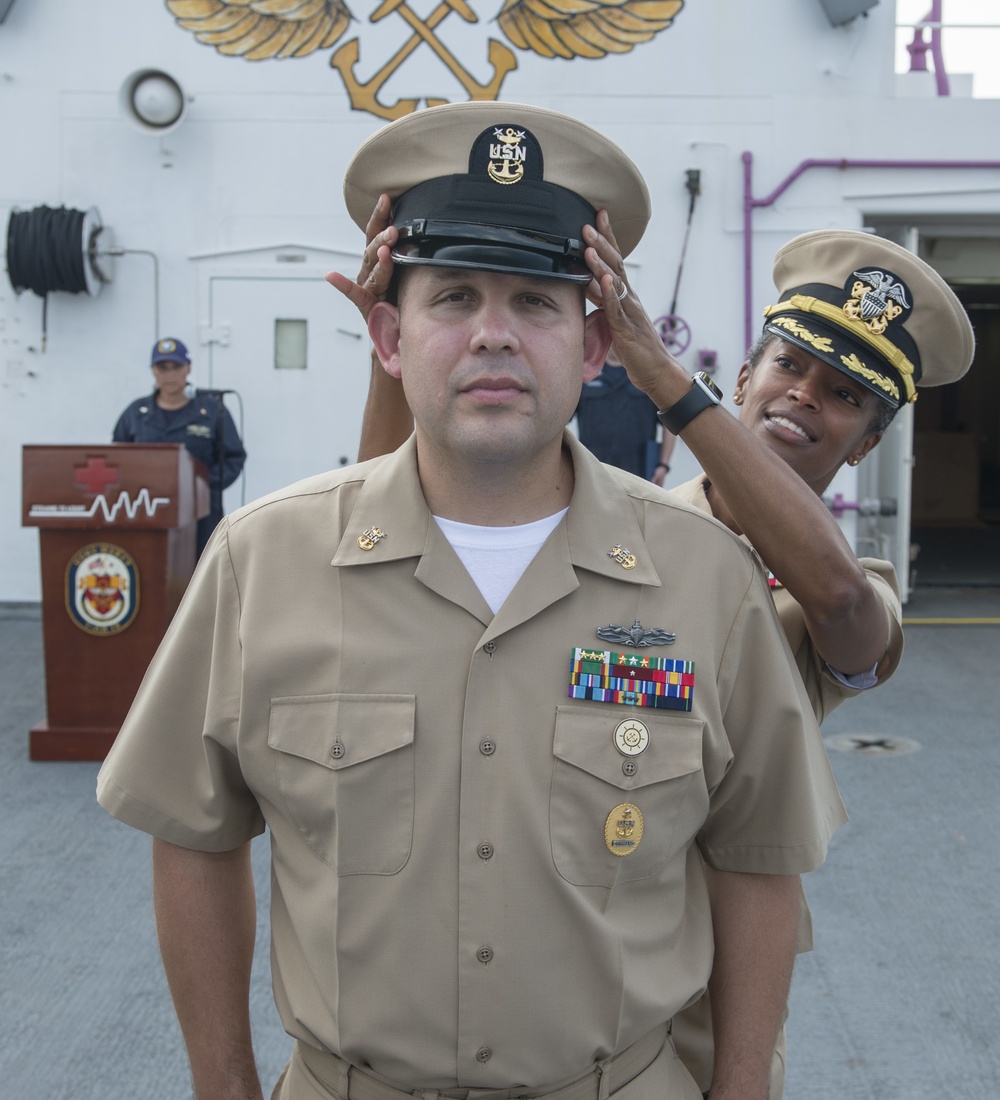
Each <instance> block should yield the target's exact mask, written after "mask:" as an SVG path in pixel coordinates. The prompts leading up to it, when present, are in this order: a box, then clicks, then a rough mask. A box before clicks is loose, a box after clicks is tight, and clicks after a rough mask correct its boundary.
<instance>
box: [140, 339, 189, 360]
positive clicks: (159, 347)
mask: <svg viewBox="0 0 1000 1100" xmlns="http://www.w3.org/2000/svg"><path fill="white" fill-rule="evenodd" d="M149 362H150V364H151V365H152V364H154V363H163V362H170V363H190V362H191V357H190V356H189V355H188V349H187V348H186V347H185V346H184V345H183V344H182V343H181V341H180V340H175V339H174V338H173V337H172V336H164V338H163V339H162V340H157V341H156V343H155V344H154V345H153V354H152V356H151V357H150V360H149Z"/></svg>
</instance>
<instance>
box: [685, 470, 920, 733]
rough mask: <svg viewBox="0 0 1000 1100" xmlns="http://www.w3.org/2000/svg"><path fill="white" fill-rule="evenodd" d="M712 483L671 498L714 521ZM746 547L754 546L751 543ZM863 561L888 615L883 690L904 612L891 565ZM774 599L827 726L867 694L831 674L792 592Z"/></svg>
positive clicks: (781, 591) (898, 649)
mask: <svg viewBox="0 0 1000 1100" xmlns="http://www.w3.org/2000/svg"><path fill="white" fill-rule="evenodd" d="M707 482H708V479H707V478H706V477H705V475H704V474H699V475H698V476H697V477H696V478H693V479H692V480H691V481H686V482H685V483H684V484H683V485H678V486H677V487H676V488H675V489H671V490H670V492H671V493H673V494H674V495H675V496H677V497H678V499H680V500H683V501H685V502H686V503H688V504H690V505H692V506H693V507H695V508H697V509H698V510H699V511H702V512H705V513H706V514H707V515H711V514H712V506H711V505H710V504H709V502H708V496H707V494H706V491H705V490H706V486H707ZM744 541H745V542H747V545H749V542H748V540H746V538H744ZM860 561H861V565H862V567H863V568H864V571H865V573H866V574H867V576H868V580H869V581H870V583H871V586H872V588H874V589H875V591H876V593H877V594H878V597H879V599H880V600H881V602H882V606H883V608H884V609H885V638H886V641H885V653H884V654H883V655H882V659H881V660H880V661H879V663H878V666H877V667H876V669H875V674H876V675H877V676H878V684H884V683H885V682H886V680H888V679H889V677H890V676H891V675H892V674H893V673H894V672H895V671H896V669H897V668H898V667H899V661H900V658H901V657H902V656H903V607H902V604H901V602H900V599H899V581H898V580H897V579H896V571H895V569H893V567H892V563H891V562H887V561H882V560H881V559H880V558H861V559H860ZM771 595H772V597H773V598H774V607H775V610H776V611H777V613H778V619H779V621H780V622H781V628H782V630H784V632H785V637H786V638H787V639H788V645H789V647H790V648H791V651H792V654H793V656H794V658H795V667H796V668H797V669H798V670H799V675H800V676H801V677H802V681H803V683H804V684H805V686H806V692H807V694H808V695H809V703H810V705H811V706H812V708H813V712H814V713H815V715H816V721H817V722H823V720H824V719H825V718H826V716H827V715H828V714H829V713H830V712H831V711H833V710H835V709H836V708H837V707H839V706H840V704H841V703H843V702H844V701H845V700H847V699H852V698H853V697H854V696H855V695H858V694H859V693H860V691H861V690H863V689H860V688H852V687H849V686H848V685H847V684H845V683H844V682H843V680H840V679H838V678H837V677H836V676H834V675H833V674H832V673H831V672H830V669H829V667H828V666H827V663H826V662H825V661H824V660H823V658H822V657H821V656H820V655H819V653H818V652H817V650H816V647H815V645H813V642H812V639H811V638H810V637H809V635H808V633H807V632H806V622H805V617H804V616H803V614H802V608H801V607H800V606H799V604H798V603H797V602H796V601H795V599H794V598H793V597H792V596H791V595H790V593H789V592H788V591H787V589H785V588H782V587H780V586H775V587H773V588H772V589H771Z"/></svg>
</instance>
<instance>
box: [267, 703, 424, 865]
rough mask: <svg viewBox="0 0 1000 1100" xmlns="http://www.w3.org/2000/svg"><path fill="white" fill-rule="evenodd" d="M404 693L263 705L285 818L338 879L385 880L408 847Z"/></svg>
mask: <svg viewBox="0 0 1000 1100" xmlns="http://www.w3.org/2000/svg"><path fill="white" fill-rule="evenodd" d="M414 714H415V700H414V697H413V696H412V695H341V694H337V695H309V696H294V697H289V698H276V699H272V700H271V712H270V719H269V724H268V734H267V743H268V745H269V747H270V748H271V749H272V750H274V754H275V769H276V774H277V781H278V787H279V788H280V790H281V794H282V797H283V799H284V804H285V809H286V812H287V815H288V817H289V819H290V820H291V821H292V822H293V823H294V825H295V826H296V827H297V828H298V830H299V832H300V833H301V834H302V836H303V837H304V839H305V841H306V843H307V844H308V845H309V847H310V848H311V849H312V851H313V852H315V853H316V855H318V856H319V857H320V859H322V860H324V862H326V863H328V864H329V865H330V866H331V867H333V868H334V869H335V870H336V871H337V873H338V874H339V875H392V874H395V873H396V872H397V871H399V870H400V869H401V868H402V867H403V866H404V865H405V863H406V861H407V859H409V856H410V848H411V846H412V843H413V806H414V780H413V729H414Z"/></svg>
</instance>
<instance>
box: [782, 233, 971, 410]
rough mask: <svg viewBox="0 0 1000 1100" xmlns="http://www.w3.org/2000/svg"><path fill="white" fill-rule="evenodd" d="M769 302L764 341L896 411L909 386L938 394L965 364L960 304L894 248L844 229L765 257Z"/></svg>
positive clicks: (930, 272)
mask: <svg viewBox="0 0 1000 1100" xmlns="http://www.w3.org/2000/svg"><path fill="white" fill-rule="evenodd" d="M774 285H775V286H776V287H777V288H778V299H779V300H778V302H777V304H776V305H772V306H768V307H767V308H766V309H765V310H764V316H765V317H766V318H767V321H766V323H765V325H764V331H765V332H770V333H773V334H774V335H776V336H780V337H781V339H783V340H788V341H789V342H791V343H793V344H797V345H798V346H799V347H801V348H803V349H804V350H806V351H808V352H810V353H811V354H813V355H815V356H817V357H818V358H820V359H822V360H823V361H824V362H825V363H829V364H830V366H832V367H836V369H837V370H839V371H843V373H844V374H848V375H850V376H851V377H853V378H857V379H858V381H860V382H861V383H862V384H863V385H865V386H866V387H867V388H868V389H870V390H871V391H872V392H873V393H876V394H877V395H878V396H879V397H880V398H882V400H883V401H886V402H888V403H889V404H890V405H893V406H894V407H896V408H899V407H900V406H902V405H905V404H906V403H907V402H908V401H915V400H916V399H917V393H916V387H917V386H943V385H944V384H945V383H947V382H955V381H957V380H958V379H959V378H961V377H962V375H963V374H965V372H966V371H967V370H968V369H969V367H970V366H971V364H972V356H973V353H974V352H975V336H974V334H973V331H972V325H971V324H970V322H969V318H968V316H967V315H966V312H965V309H964V308H963V306H962V303H961V302H960V301H959V300H958V298H957V297H956V296H955V293H954V291H952V289H951V288H950V287H949V286H948V284H947V283H946V282H945V281H944V279H942V278H941V276H940V275H939V274H938V273H937V272H936V271H935V270H934V269H933V268H932V267H930V266H928V265H927V264H925V263H924V261H923V260H921V259H919V258H918V257H917V256H915V255H914V254H913V253H912V252H908V251H907V250H906V249H905V248H902V247H901V246H900V245H898V244H894V243H893V242H892V241H887V240H885V238H884V237H876V236H875V235H873V234H871V233H860V232H857V231H855V230H849V229H821V230H818V231H816V232H813V233H803V234H802V235H801V236H799V237H796V238H794V240H791V241H789V242H788V244H786V245H785V246H784V247H783V248H781V249H779V250H778V254H777V255H776V256H775V257H774Z"/></svg>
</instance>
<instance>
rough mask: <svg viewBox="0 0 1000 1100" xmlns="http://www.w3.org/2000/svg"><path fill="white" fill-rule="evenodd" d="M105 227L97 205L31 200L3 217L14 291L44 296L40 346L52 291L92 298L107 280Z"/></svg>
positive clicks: (8, 271)
mask: <svg viewBox="0 0 1000 1100" xmlns="http://www.w3.org/2000/svg"><path fill="white" fill-rule="evenodd" d="M106 234H107V230H106V229H105V228H104V226H103V225H102V224H101V215H100V212H99V211H98V210H97V207H95V206H92V207H91V208H90V209H89V210H71V209H68V208H67V207H65V206H59V207H51V206H36V207H35V208H34V209H33V210H12V211H11V213H10V217H9V219H8V221H7V275H8V278H9V279H10V285H11V286H12V287H13V288H14V290H15V292H16V293H18V294H20V293H21V292H22V291H25V290H30V291H32V292H33V293H34V294H37V295H38V297H39V298H41V299H42V300H43V306H42V346H43V347H44V344H45V333H46V323H47V313H48V308H47V307H48V296H49V294H51V293H52V292H53V291H61V292H63V293H66V294H89V295H90V297H92V298H95V297H96V296H97V295H98V294H99V293H100V291H101V287H102V286H104V284H105V283H110V282H111V270H110V266H109V265H108V260H107V256H108V251H107V249H106V248H105V247H104V246H103V244H102V237H104V236H105V235H106Z"/></svg>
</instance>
